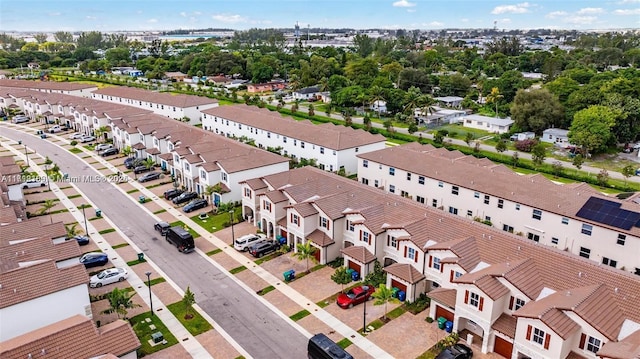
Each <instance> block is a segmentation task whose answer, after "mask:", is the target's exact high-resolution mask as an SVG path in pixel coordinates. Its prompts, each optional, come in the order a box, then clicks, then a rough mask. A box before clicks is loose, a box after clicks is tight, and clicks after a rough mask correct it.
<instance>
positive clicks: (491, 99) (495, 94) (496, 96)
mask: <svg viewBox="0 0 640 359" xmlns="http://www.w3.org/2000/svg"><path fill="white" fill-rule="evenodd" d="M503 97H504V96H502V95H501V94H500V89H498V88H497V87H493V88H491V92H490V93H489V94H488V95H487V103H495V104H496V117H498V102H499V101H500V99H501V98H503Z"/></svg>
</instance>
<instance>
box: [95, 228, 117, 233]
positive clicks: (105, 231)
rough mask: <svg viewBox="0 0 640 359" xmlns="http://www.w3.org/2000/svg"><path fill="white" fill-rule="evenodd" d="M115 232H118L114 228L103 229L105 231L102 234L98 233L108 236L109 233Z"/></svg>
mask: <svg viewBox="0 0 640 359" xmlns="http://www.w3.org/2000/svg"><path fill="white" fill-rule="evenodd" d="M115 231H116V230H115V229H114V228H107V229H103V230H101V231H100V232H98V233H100V234H107V233H111V232H115Z"/></svg>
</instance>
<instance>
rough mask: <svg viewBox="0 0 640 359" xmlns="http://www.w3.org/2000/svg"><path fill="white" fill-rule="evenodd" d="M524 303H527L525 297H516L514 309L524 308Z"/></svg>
mask: <svg viewBox="0 0 640 359" xmlns="http://www.w3.org/2000/svg"><path fill="white" fill-rule="evenodd" d="M524 305H525V301H524V299H520V298H516V300H515V301H514V307H513V310H518V309H520V308H522V307H523V306H524Z"/></svg>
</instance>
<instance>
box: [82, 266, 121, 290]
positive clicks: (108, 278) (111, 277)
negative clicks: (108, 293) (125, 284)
mask: <svg viewBox="0 0 640 359" xmlns="http://www.w3.org/2000/svg"><path fill="white" fill-rule="evenodd" d="M128 276H129V273H127V270H126V269H124V268H109V269H105V270H103V271H102V272H100V273H98V274H96V275H94V276H93V277H91V279H89V286H91V288H100V287H102V286H103V285H107V284H111V283H115V282H122V281H123V280H125V279H127V277H128Z"/></svg>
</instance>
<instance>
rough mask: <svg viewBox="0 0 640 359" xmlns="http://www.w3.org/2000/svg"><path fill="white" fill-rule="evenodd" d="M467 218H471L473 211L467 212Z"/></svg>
mask: <svg viewBox="0 0 640 359" xmlns="http://www.w3.org/2000/svg"><path fill="white" fill-rule="evenodd" d="M467 216H469V217H471V216H473V211H472V210H470V209H469V210H467Z"/></svg>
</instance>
